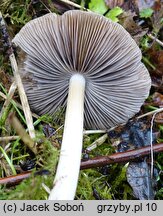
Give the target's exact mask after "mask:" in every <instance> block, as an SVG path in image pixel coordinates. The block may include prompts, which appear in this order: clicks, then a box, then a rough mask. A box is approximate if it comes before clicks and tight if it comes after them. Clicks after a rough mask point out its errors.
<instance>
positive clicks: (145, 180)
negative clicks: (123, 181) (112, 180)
mask: <svg viewBox="0 0 163 216" xmlns="http://www.w3.org/2000/svg"><path fill="white" fill-rule="evenodd" d="M127 181H128V183H129V184H130V185H131V187H132V189H133V192H134V196H135V197H136V198H137V199H140V200H153V199H154V194H155V191H154V188H153V182H154V180H152V179H151V177H150V168H149V166H148V164H147V162H146V161H144V162H140V163H130V165H129V166H128V168H127Z"/></svg>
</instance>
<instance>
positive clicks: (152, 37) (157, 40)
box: [148, 34, 163, 47]
mask: <svg viewBox="0 0 163 216" xmlns="http://www.w3.org/2000/svg"><path fill="white" fill-rule="evenodd" d="M148 37H149V38H151V39H152V40H154V41H156V42H157V43H158V44H159V45H160V46H162V47H163V42H162V41H160V40H159V39H157V38H156V37H154V36H153V35H151V34H148Z"/></svg>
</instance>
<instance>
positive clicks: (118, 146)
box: [0, 0, 163, 199]
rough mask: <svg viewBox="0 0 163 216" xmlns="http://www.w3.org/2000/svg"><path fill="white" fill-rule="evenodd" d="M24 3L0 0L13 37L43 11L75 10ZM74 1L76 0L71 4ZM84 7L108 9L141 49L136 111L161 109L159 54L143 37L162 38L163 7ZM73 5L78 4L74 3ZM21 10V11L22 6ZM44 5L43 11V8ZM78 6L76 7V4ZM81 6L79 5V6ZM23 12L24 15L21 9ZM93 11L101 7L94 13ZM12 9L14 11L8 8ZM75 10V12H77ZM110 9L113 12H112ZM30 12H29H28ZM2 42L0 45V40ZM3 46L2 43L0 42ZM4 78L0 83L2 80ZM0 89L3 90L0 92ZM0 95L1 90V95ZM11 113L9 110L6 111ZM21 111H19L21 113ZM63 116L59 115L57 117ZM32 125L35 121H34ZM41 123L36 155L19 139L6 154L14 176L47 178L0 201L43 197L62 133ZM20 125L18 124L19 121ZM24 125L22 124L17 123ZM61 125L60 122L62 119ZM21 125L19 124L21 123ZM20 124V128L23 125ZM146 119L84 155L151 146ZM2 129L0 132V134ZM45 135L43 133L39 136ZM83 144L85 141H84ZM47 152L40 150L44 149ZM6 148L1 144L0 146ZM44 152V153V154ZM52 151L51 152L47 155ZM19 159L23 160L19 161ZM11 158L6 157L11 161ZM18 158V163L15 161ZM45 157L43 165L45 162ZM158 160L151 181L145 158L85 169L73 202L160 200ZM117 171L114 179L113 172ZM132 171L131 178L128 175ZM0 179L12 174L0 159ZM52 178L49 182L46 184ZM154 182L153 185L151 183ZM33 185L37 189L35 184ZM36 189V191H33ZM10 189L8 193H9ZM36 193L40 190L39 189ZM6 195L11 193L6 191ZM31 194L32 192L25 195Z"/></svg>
mask: <svg viewBox="0 0 163 216" xmlns="http://www.w3.org/2000/svg"><path fill="white" fill-rule="evenodd" d="M42 2H43V3H44V4H42V3H41V1H37V0H35V1H33V0H32V1H26V3H24V5H23V3H22V4H21V7H20V8H19V5H20V1H18V0H17V1H15V3H13V2H12V1H8V3H9V4H7V3H6V4H5V1H3V2H2V6H3V10H2V7H1V5H0V9H1V10H2V11H3V14H4V17H5V19H6V22H7V24H8V29H10V30H11V31H12V34H13V35H14V34H16V32H17V31H18V30H19V29H20V27H21V26H23V25H24V24H25V23H26V22H27V21H29V20H30V19H32V18H34V17H38V16H41V15H44V14H46V13H47V12H49V11H48V9H50V10H51V11H52V12H56V11H57V13H59V14H62V13H63V12H65V11H67V10H70V9H77V8H76V7H75V6H74V5H72V4H69V3H68V1H67V3H64V2H62V1H47V0H44V1H42ZM74 2H75V1H74ZM84 2H85V3H84V7H86V8H88V9H89V10H90V9H92V8H95V9H96V10H97V12H99V13H102V14H104V15H107V14H108V13H109V12H110V11H111V14H112V16H111V17H109V18H111V19H115V18H116V20H115V21H117V22H119V23H120V24H121V25H123V26H124V28H126V30H127V31H128V32H129V33H130V34H131V35H132V37H133V38H134V39H135V40H136V42H137V44H138V45H139V46H140V48H141V49H142V54H143V57H144V59H143V61H144V63H145V64H146V66H147V67H148V70H149V72H150V74H151V77H152V89H151V94H150V97H149V98H148V100H147V101H146V102H145V103H144V105H143V107H142V109H141V112H140V113H139V114H143V113H145V112H148V111H151V110H153V109H157V108H158V107H162V105H163V95H162V94H163V76H162V74H163V64H162V62H163V50H162V47H161V46H160V45H159V44H158V43H157V42H156V41H155V40H153V39H151V38H149V37H148V36H147V35H148V33H152V34H153V35H154V36H155V37H156V38H158V39H160V40H162V39H163V33H162V32H163V27H162V26H163V20H162V19H163V10H162V8H163V3H162V1H144V0H139V1H135V0H132V1H124V0H117V1H108V0H105V1H104V0H99V1H93V0H91V1H84ZM77 3H78V4H79V3H80V1H78V2H77ZM24 6H25V7H24ZM45 6H46V7H45ZM79 6H80V5H79ZM82 7H83V4H82V6H81V8H82ZM115 7H119V8H120V9H121V11H122V13H120V12H118V13H117V11H115V14H114V8H115ZM23 8H24V11H23ZM98 8H101V9H100V11H98ZM13 9H14V10H13ZM78 9H79V8H78ZM112 9H113V10H112ZM119 11H120V10H119ZM31 12H32V13H31ZM0 43H1V42H0ZM2 43H3V44H4V42H2ZM5 49H6V48H4V49H3V50H2V51H1V53H0V54H1V55H0V63H1V69H0V74H1V75H2V76H0V77H1V80H0V81H1V83H2V84H3V86H4V87H5V89H6V90H7V91H8V89H9V87H10V85H11V80H12V79H13V78H12V75H11V74H12V72H11V69H10V64H9V62H8V60H7V59H8V57H7V56H6V54H5V53H6V51H5ZM2 78H3V79H2ZM1 91H2V89H1ZM3 93H4V92H3ZM15 98H16V100H18V101H17V102H20V101H19V97H18V95H17V92H16V93H15V95H14V99H15ZM3 103H4V98H2V97H0V109H1V105H3ZM10 110H13V107H10V109H9V111H8V112H10ZM20 112H21V111H20ZM62 118H63V117H62ZM35 120H36V121H37V119H35ZM44 120H45V122H46V124H45V123H44V121H42V119H40V123H39V124H38V126H37V127H36V130H37V138H36V139H37V143H38V147H37V148H38V150H39V151H38V152H39V153H38V155H37V157H35V156H33V155H32V154H31V152H30V151H29V150H28V149H27V148H26V147H24V146H22V142H21V141H20V140H15V141H14V142H13V143H11V144H10V145H11V147H9V148H8V149H7V154H8V155H9V156H12V157H13V156H14V158H15V160H14V161H13V162H14V165H15V167H16V171H17V173H22V170H23V169H26V170H31V171H32V173H34V172H35V171H36V170H40V169H42V168H44V169H47V170H49V171H50V173H52V174H50V178H49V179H48V180H47V178H46V175H44V174H43V175H41V176H38V178H36V177H34V175H33V174H32V177H31V178H29V179H27V180H25V181H23V182H22V183H20V184H19V185H18V186H12V187H11V188H8V189H7V192H6V189H5V187H2V195H1V197H0V199H23V198H25V199H42V198H43V199H46V198H47V193H46V192H45V191H44V190H43V189H41V190H40V188H42V186H41V185H42V183H45V184H46V185H48V186H49V187H50V185H51V184H52V179H53V175H54V172H55V171H54V167H55V165H56V163H57V157H58V149H59V148H60V140H61V139H62V130H61V131H59V132H57V133H55V131H56V130H57V129H58V128H59V127H60V126H61V124H57V123H56V122H54V121H51V120H50V121H49V119H48V118H46V117H45V119H44ZM162 120H163V115H162V113H158V114H157V115H156V116H155V118H154V126H153V130H152V131H153V134H152V137H153V144H155V143H157V142H158V141H159V140H162V133H163V129H162V130H161V129H160V128H162V123H163V121H162ZM21 121H22V120H21ZM22 122H23V121H22ZM61 122H62V120H61ZM23 125H24V123H23ZM24 126H25V125H24ZM150 127H151V117H150V116H149V117H148V118H144V119H142V120H141V121H140V120H139V121H136V120H133V121H130V122H128V123H127V124H126V125H124V126H120V127H117V128H116V129H115V130H113V131H112V132H110V133H108V135H109V138H108V139H107V140H106V141H105V142H104V143H103V144H102V145H101V146H98V147H97V148H96V149H94V150H93V151H92V152H90V153H89V154H88V157H87V159H89V157H93V156H97V155H108V154H112V153H114V152H125V151H128V150H130V149H137V148H141V147H142V146H146V145H150V138H151V131H150V129H151V128H150ZM2 128H3V130H2ZM43 132H44V135H43ZM4 135H5V136H8V135H9V136H12V135H15V132H14V131H13V130H12V129H11V128H10V126H9V125H8V124H7V123H5V125H1V136H4ZM99 137H100V135H89V136H88V137H87V141H86V142H85V143H84V148H86V147H87V146H89V145H90V144H91V143H92V142H94V141H95V140H96V139H98V138H99ZM85 140H86V139H85ZM44 144H45V146H46V148H45V146H44ZM2 146H3V147H4V148H5V146H6V143H2ZM45 149H47V153H46V154H45ZM51 153H53V154H51ZM22 156H24V158H23V159H19V158H21V157H22ZM12 157H11V158H12ZM16 158H18V159H16ZM47 159H48V161H46V160H47ZM52 160H53V163H51V162H50V161H52ZM162 160H163V156H162V153H160V154H159V155H158V156H155V158H154V167H155V168H154V178H153V179H151V177H150V155H149V157H146V158H145V159H143V160H142V161H138V162H130V163H129V164H128V165H126V166H124V165H117V164H113V165H108V166H105V167H103V168H98V167H97V168H95V169H90V170H82V171H81V174H80V179H79V185H78V190H77V195H76V198H78V199H133V198H137V199H154V198H159V199H162V198H163V195H161V190H162V184H161V182H162V175H161V174H160V173H161V172H160V171H161V169H162ZM114 173H116V175H115V174H114ZM133 173H134V175H133ZM1 174H2V175H1V177H5V176H9V175H11V170H10V169H9V168H8V165H7V163H6V161H5V160H4V158H3V160H2V161H1ZM50 179H51V181H50ZM156 179H157V182H156ZM30 184H32V185H34V186H35V189H33V190H32V191H33V196H31V194H29V192H28V191H29V187H30ZM37 184H38V185H37ZM36 185H37V187H36ZM10 190H11V191H10ZM39 190H40V191H39ZM8 191H10V192H11V193H8ZM30 192H31V191H30Z"/></svg>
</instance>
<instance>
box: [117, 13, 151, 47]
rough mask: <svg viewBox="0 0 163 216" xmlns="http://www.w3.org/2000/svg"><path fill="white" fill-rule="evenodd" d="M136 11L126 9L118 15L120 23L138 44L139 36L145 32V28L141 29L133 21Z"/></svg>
mask: <svg viewBox="0 0 163 216" xmlns="http://www.w3.org/2000/svg"><path fill="white" fill-rule="evenodd" d="M135 16H136V13H134V12H131V11H127V12H124V13H123V14H122V15H121V16H120V24H121V25H122V26H123V27H124V28H125V29H126V30H127V31H128V32H129V33H130V34H131V36H132V37H133V38H134V40H135V41H136V42H137V44H139V41H140V39H141V37H143V36H144V35H145V34H146V33H147V31H148V30H147V29H142V27H141V26H139V25H138V24H137V23H136V22H135V21H134V17H135Z"/></svg>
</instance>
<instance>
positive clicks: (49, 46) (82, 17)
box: [13, 10, 151, 199]
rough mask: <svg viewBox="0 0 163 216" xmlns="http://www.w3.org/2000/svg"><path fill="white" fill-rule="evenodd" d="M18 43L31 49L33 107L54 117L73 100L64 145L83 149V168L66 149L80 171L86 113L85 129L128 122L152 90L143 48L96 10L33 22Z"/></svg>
mask: <svg viewBox="0 0 163 216" xmlns="http://www.w3.org/2000/svg"><path fill="white" fill-rule="evenodd" d="M13 42H14V43H15V44H16V45H18V46H20V48H21V49H22V50H23V51H24V52H25V53H26V60H25V62H24V65H23V68H22V71H21V72H22V74H25V75H26V76H25V77H28V79H26V78H24V79H23V82H24V86H25V89H26V93H27V97H28V99H29V103H30V106H31V108H32V110H33V111H34V112H36V113H38V114H40V115H42V114H45V113H49V114H51V115H54V114H55V112H56V111H57V109H58V108H59V107H66V106H67V104H68V107H67V110H66V119H69V120H68V121H67V120H65V125H66V126H65V128H66V129H64V134H67V135H63V143H64V144H63V143H62V146H66V145H70V143H71V146H73V149H74V146H75V145H79V146H80V148H79V149H78V150H74V152H76V151H78V153H76V155H77V157H78V167H76V168H73V167H72V166H73V164H71V165H72V166H71V165H70V164H69V163H70V160H71V156H72V154H71V153H70V152H68V154H66V153H65V152H66V150H65V149H66V148H68V147H65V148H64V147H63V149H64V150H63V149H61V157H62V153H63V152H64V153H65V155H66V156H65V155H63V157H67V162H65V164H64V165H63V167H64V169H65V170H66V169H67V170H69V171H70V170H71V169H74V170H75V169H76V170H78V172H79V166H80V154H81V146H82V128H83V123H82V122H83V113H84V127H85V128H89V129H108V128H110V127H112V126H115V125H117V124H120V123H125V122H126V121H127V120H128V119H129V118H131V117H132V116H133V115H134V114H135V113H137V112H138V111H139V109H140V107H141V105H142V104H143V102H144V100H145V99H146V98H147V96H148V94H149V90H150V86H151V80H150V76H149V73H148V71H147V69H146V68H145V66H144V65H143V63H142V62H141V57H142V56H141V51H140V49H139V47H138V46H137V45H136V43H135V41H134V40H133V39H132V38H131V36H130V35H129V33H128V32H127V31H126V30H125V29H124V28H123V27H122V26H121V25H119V24H117V23H114V22H112V21H111V20H108V19H107V18H105V17H103V16H100V15H97V14H94V13H92V12H83V11H76V10H75V11H73V10H72V11H68V12H66V13H64V14H63V15H62V16H57V15H55V14H52V13H50V14H47V15H45V16H43V17H41V18H37V19H36V20H33V21H30V22H29V23H27V24H26V25H25V26H24V27H23V28H22V29H21V31H20V32H19V33H18V34H17V35H16V36H15V38H14V39H13ZM68 98H69V99H68ZM75 98H76V99H75ZM73 103H75V105H73ZM77 104H79V106H78V105H77ZM82 104H83V105H82ZM72 106H74V108H73V109H74V110H73V111H72V110H71V108H72ZM83 106H84V110H83ZM78 109H79V111H78ZM70 110H71V111H70ZM75 112H78V114H76V116H78V115H79V116H80V120H79V121H78V120H77V117H76V116H74V115H73V113H75ZM67 113H71V115H69V114H67ZM72 116H73V117H72ZM69 117H70V118H69ZM77 122H80V123H79V125H80V127H79V129H77V128H78V127H77V126H76V125H77V124H78V123H77ZM69 124H71V127H72V128H71V127H69ZM67 128H71V130H68V129H67ZM74 129H76V131H74ZM67 131H68V132H67ZM77 131H78V132H77ZM73 133H74V134H76V139H74V135H73ZM71 136H72V137H71ZM65 137H67V138H65ZM68 139H69V140H68ZM78 139H79V140H80V141H79V143H80V144H78ZM69 148H70V146H69ZM71 151H72V150H71ZM74 154H75V153H73V155H74ZM67 155H69V156H67ZM68 158H69V160H68ZM60 160H61V159H60ZM66 163H67V164H66ZM72 163H74V162H72ZM59 164H60V162H59ZM66 165H67V166H66ZM68 166H69V167H70V169H69V168H67V167H68ZM61 167H62V166H60V169H62V168H61ZM74 172H75V171H74ZM58 173H59V174H57V177H56V180H55V183H56V182H57V180H58V179H59V180H61V177H63V175H62V172H61V171H58ZM66 175H69V174H68V171H67V174H66ZM66 175H65V176H66ZM75 178H78V174H77V175H76V177H75ZM65 179H66V177H65ZM72 179H73V177H72ZM63 181H66V180H63ZM69 181H70V182H71V180H70V179H69ZM62 183H63V182H62ZM65 184H66V183H65ZM68 184H69V183H68V182H67V189H68V187H69V186H68ZM62 186H63V184H61V185H60V187H59V188H60V189H61V188H62ZM75 189H76V187H75V188H74V189H73V191H74V192H73V193H75ZM73 196H74V194H73V195H71V196H70V197H66V198H65V199H72V197H73ZM54 197H55V199H56V198H58V197H56V196H53V198H54ZM58 199H59V198H58ZM61 199H63V197H61Z"/></svg>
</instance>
